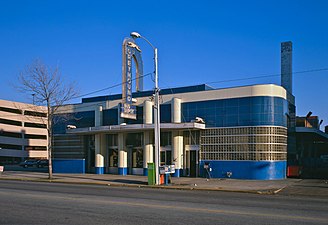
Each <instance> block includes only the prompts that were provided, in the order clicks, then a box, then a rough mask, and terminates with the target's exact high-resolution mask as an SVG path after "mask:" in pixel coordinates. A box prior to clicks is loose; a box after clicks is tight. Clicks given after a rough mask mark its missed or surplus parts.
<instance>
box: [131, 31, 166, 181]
mask: <svg viewBox="0 0 328 225" xmlns="http://www.w3.org/2000/svg"><path fill="white" fill-rule="evenodd" d="M130 35H131V37H132V38H134V39H135V38H142V39H144V40H145V41H146V42H147V43H148V44H149V45H150V46H151V47H152V48H153V50H154V67H155V68H154V69H155V71H154V73H155V90H154V91H155V105H154V111H155V115H154V133H155V180H156V185H159V152H160V143H161V142H160V138H161V135H160V106H159V88H158V63H157V48H155V46H154V45H152V44H151V43H150V41H148V40H147V39H146V38H145V37H143V36H141V35H140V34H139V33H137V32H132V33H131V34H130Z"/></svg>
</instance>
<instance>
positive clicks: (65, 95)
mask: <svg viewBox="0 0 328 225" xmlns="http://www.w3.org/2000/svg"><path fill="white" fill-rule="evenodd" d="M19 81H20V86H19V89H20V90H21V91H23V92H25V93H29V94H33V98H34V103H35V104H36V105H43V106H46V107H47V115H48V117H47V118H46V120H47V121H46V122H47V130H48V158H49V179H52V149H53V141H52V140H53V125H54V123H53V121H54V120H53V119H54V114H55V113H56V111H57V110H58V108H59V107H60V106H63V104H64V103H65V102H67V101H69V100H71V99H73V98H74V97H76V96H77V92H76V89H75V85H74V84H73V83H70V84H65V83H64V82H63V79H62V76H61V72H60V69H59V67H58V66H56V67H54V68H52V67H50V66H48V65H46V64H44V63H43V62H42V61H41V60H40V59H36V60H34V61H33V62H32V63H31V64H30V65H27V66H26V67H25V69H24V70H23V71H22V72H20V74H19Z"/></svg>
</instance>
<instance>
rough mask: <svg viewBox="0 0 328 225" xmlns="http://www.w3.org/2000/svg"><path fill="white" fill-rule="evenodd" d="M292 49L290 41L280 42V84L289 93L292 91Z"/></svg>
mask: <svg viewBox="0 0 328 225" xmlns="http://www.w3.org/2000/svg"><path fill="white" fill-rule="evenodd" d="M292 51H293V46H292V42H291V41H287V42H282V43H281V86H283V87H284V88H285V89H286V90H287V92H288V93H289V94H292V93H293V79H292V78H293V77H292V72H293V71H292Z"/></svg>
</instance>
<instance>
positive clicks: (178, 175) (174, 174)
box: [172, 169, 183, 177]
mask: <svg viewBox="0 0 328 225" xmlns="http://www.w3.org/2000/svg"><path fill="white" fill-rule="evenodd" d="M182 175H183V169H175V173H173V174H172V176H173V177H181V176H182Z"/></svg>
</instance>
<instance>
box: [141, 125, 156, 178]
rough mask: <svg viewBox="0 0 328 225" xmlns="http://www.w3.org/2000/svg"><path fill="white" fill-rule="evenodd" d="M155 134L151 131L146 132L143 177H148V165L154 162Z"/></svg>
mask: <svg viewBox="0 0 328 225" xmlns="http://www.w3.org/2000/svg"><path fill="white" fill-rule="evenodd" d="M152 134H153V133H152V132H151V131H145V132H144V135H143V136H144V149H143V175H144V176H148V163H152V162H154V156H153V152H154V148H153V143H152V139H153V135H152Z"/></svg>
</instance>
